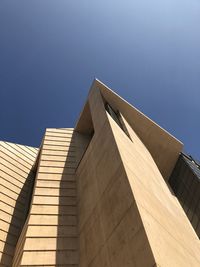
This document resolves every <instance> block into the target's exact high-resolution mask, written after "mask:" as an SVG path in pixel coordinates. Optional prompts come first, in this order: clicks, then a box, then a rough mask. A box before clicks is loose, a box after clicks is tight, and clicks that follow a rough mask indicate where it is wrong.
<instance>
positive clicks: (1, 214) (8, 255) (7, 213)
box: [0, 142, 38, 266]
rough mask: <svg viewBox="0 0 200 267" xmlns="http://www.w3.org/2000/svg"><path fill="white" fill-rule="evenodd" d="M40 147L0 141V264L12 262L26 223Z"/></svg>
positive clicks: (4, 264) (9, 264) (5, 264)
mask: <svg viewBox="0 0 200 267" xmlns="http://www.w3.org/2000/svg"><path fill="white" fill-rule="evenodd" d="M37 152H38V149H36V148H32V147H28V146H22V145H17V144H13V143H8V142H0V266H11V264H12V260H13V256H14V251H15V246H16V244H17V241H18V238H19V236H20V233H21V230H22V227H23V225H24V222H25V219H26V216H27V212H28V209H29V201H30V198H31V194H32V192H31V189H32V184H33V182H34V178H35V174H34V172H33V165H34V163H35V160H36V156H37Z"/></svg>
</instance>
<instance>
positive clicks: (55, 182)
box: [13, 128, 85, 267]
mask: <svg viewBox="0 0 200 267" xmlns="http://www.w3.org/2000/svg"><path fill="white" fill-rule="evenodd" d="M78 136H79V134H78V133H75V132H74V131H73V129H70V128H68V129H63V128H62V129H50V128H49V129H47V130H46V133H45V136H44V139H43V144H42V146H41V151H40V157H39V161H38V167H37V175H36V181H35V187H34V192H33V200H32V203H31V209H30V213H29V217H28V219H27V222H26V225H25V227H24V231H23V232H22V235H21V237H20V240H19V242H18V245H17V249H16V253H15V259H14V263H13V267H18V266H73V267H76V266H78V263H79V256H78V236H77V207H76V203H77V199H76V181H75V175H74V174H75V169H76V166H77V163H78V160H79V159H80V157H81V155H82V152H81V151H84V144H85V143H84V141H83V138H82V139H81V140H82V142H81V144H80V142H79V141H78V140H77V138H78Z"/></svg>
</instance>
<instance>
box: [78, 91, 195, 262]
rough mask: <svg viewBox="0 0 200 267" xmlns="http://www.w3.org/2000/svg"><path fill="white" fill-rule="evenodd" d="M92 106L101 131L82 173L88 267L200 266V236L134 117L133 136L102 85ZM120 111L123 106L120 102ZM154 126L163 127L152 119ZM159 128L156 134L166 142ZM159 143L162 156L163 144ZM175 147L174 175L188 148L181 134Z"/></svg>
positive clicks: (83, 252) (81, 226) (83, 258)
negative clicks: (109, 108) (109, 105)
mask: <svg viewBox="0 0 200 267" xmlns="http://www.w3.org/2000/svg"><path fill="white" fill-rule="evenodd" d="M105 100H107V99H105ZM88 103H89V104H88V105H89V107H90V112H91V117H92V122H93V127H94V136H93V137H92V139H91V142H90V144H89V146H88V148H87V150H86V152H85V154H84V156H83V158H82V161H81V162H80V164H79V166H78V169H77V171H76V177H77V189H78V190H77V192H78V215H79V220H78V232H79V236H80V239H79V241H80V266H81V267H83V266H84V267H86V266H90V267H92V266H97V267H98V266H99V267H100V266H106V267H111V266H112V267H114V266H115V267H121V266H123V267H125V266H137V267H143V266H145V267H152V266H159V267H174V266H180V267H183V266H185V267H187V266H196V267H197V266H200V242H199V239H198V237H197V236H196V234H195V232H194V230H193V229H192V226H191V225H190V223H189V221H188V219H187V217H186V215H185V214H184V211H183V210H182V208H181V206H180V204H179V203H178V201H177V199H176V197H175V196H174V195H173V194H172V192H171V190H170V188H169V186H168V184H167V182H166V181H165V180H164V177H163V176H162V175H161V172H160V170H159V168H158V165H157V164H156V162H155V160H154V158H153V156H152V154H154V153H152V154H151V153H150V152H151V151H149V150H148V149H147V147H146V146H145V145H144V143H143V142H142V141H141V139H140V138H139V136H138V135H137V134H136V133H135V131H134V129H133V128H132V127H131V126H130V121H129V122H128V121H127V120H128V119H129V120H130V117H128V118H127V117H123V115H124V114H123V113H122V117H123V121H124V123H125V125H126V127H127V130H128V132H129V135H130V136H131V139H130V138H129V137H128V136H127V135H126V134H125V133H124V131H123V130H122V129H121V128H120V127H119V126H118V124H117V123H116V122H115V121H114V120H113V119H112V118H111V116H110V115H109V114H108V113H107V112H106V111H105V107H104V103H103V98H102V95H101V90H99V89H98V87H97V88H94V87H93V88H92V90H91V91H90V94H89V98H88ZM115 108H117V109H118V110H119V111H120V105H119V106H115ZM87 113H88V111H87ZM87 116H88V114H87ZM141 116H142V115H141ZM81 120H82V122H81V123H78V124H77V127H76V129H77V130H79V131H80V132H81V130H82V129H84V127H83V125H84V120H86V117H85V115H84V113H83V114H82V115H81V117H80V121H81ZM140 120H141V122H142V118H140ZM150 125H151V127H159V126H158V125H155V126H154V124H153V122H152V121H151V122H150ZM147 126H148V125H147ZM147 126H146V127H147ZM161 130H162V129H161ZM84 131H85V129H84ZM152 131H154V130H152ZM159 131H160V130H158V131H157V136H154V139H155V140H157V141H158V143H159V142H160V140H159ZM162 131H163V130H162ZM154 132H156V130H155V131H154ZM165 136H166V140H169V139H170V140H171V139H173V137H172V136H171V135H169V136H167V133H165ZM162 138H163V136H162ZM151 142H152V141H151ZM174 143H177V146H175V147H173V144H174ZM151 145H152V147H153V148H152V149H154V152H155V153H157V154H158V152H159V149H158V148H159V147H156V146H153V143H152V144H151ZM164 146H165V145H164ZM164 146H163V148H164ZM168 146H169V147H168V157H170V153H171V154H172V158H171V161H170V158H169V161H168V162H169V165H166V163H164V162H163V160H164V155H162V163H163V164H162V171H163V173H166V172H165V171H167V172H168V173H169V170H170V169H171V168H172V166H173V164H172V163H173V162H172V159H173V161H175V159H176V157H177V153H178V151H180V149H181V147H182V145H181V143H180V144H179V141H177V140H176V139H174V140H171V141H170V142H168ZM170 146H172V147H171V148H170ZM155 148H156V149H155ZM173 153H175V155H174V157H173ZM174 163H175V162H174ZM165 168H166V169H165Z"/></svg>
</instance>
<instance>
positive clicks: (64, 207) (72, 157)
mask: <svg viewBox="0 0 200 267" xmlns="http://www.w3.org/2000/svg"><path fill="white" fill-rule="evenodd" d="M92 136H93V132H91V133H87V134H81V133H78V132H76V131H73V133H72V137H71V140H70V141H69V144H68V147H67V148H66V150H68V151H67V156H66V160H65V165H64V168H63V172H62V177H61V180H60V189H59V209H58V226H57V248H56V266H58V265H64V266H66V265H73V266H78V264H79V255H78V254H79V251H78V247H79V246H78V243H79V240H78V229H77V227H78V226H77V221H78V218H77V187H76V178H75V177H76V176H75V173H76V169H77V166H78V164H79V162H80V160H81V159H82V157H83V155H84V152H85V151H86V149H87V147H88V145H89V143H90V140H91V138H92Z"/></svg>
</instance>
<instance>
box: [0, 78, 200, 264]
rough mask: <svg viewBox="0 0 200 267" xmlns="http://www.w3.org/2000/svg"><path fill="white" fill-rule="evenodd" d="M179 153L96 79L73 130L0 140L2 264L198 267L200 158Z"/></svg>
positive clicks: (167, 138)
mask: <svg viewBox="0 0 200 267" xmlns="http://www.w3.org/2000/svg"><path fill="white" fill-rule="evenodd" d="M182 149H183V144H182V143H181V142H180V141H179V140H177V139H176V138H175V137H173V136H172V135H171V134H169V133H168V132H166V131H165V130H164V129H162V128H161V127H160V126H158V125H157V124H156V123H155V122H153V121H152V120H150V119H149V118H148V117H146V116H145V115H144V114H142V113H141V112H140V111H138V110H137V109H136V108H134V107H133V106H131V105H130V104H129V103H127V102H126V101H125V100H123V99H122V98H121V97H119V96H118V95H117V94H115V93H114V92H113V91H111V90H110V89H109V88H108V87H107V86H105V85H104V84H103V83H101V82H100V81H98V80H94V82H93V84H92V86H91V89H90V91H89V95H88V98H87V102H86V103H85V106H84V108H83V111H82V113H81V115H80V117H79V119H78V121H77V124H76V126H75V128H74V129H72V128H59V129H55V128H52V129H47V130H46V132H45V135H44V138H43V140H42V143H41V146H40V148H39V149H38V148H32V147H27V146H23V145H17V144H12V143H8V142H0V266H8V267H19V266H23V267H25V266H27V267H33V266H35V267H41V266H65V267H77V266H80V267H153V266H154V267H155V266H159V267H176V266H177V267H189V266H196V267H198V266H200V241H199V238H198V235H199V233H200V231H199V228H200V224H199V218H200V205H199V203H200V202H199V198H200V184H199V178H200V175H199V174H200V170H199V163H198V162H196V161H195V160H193V159H192V158H191V157H189V156H187V155H184V154H182V153H181V152H182ZM198 175H199V176H198ZM176 196H177V197H176ZM178 199H179V200H178ZM179 201H180V202H179ZM195 230H196V232H195Z"/></svg>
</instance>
